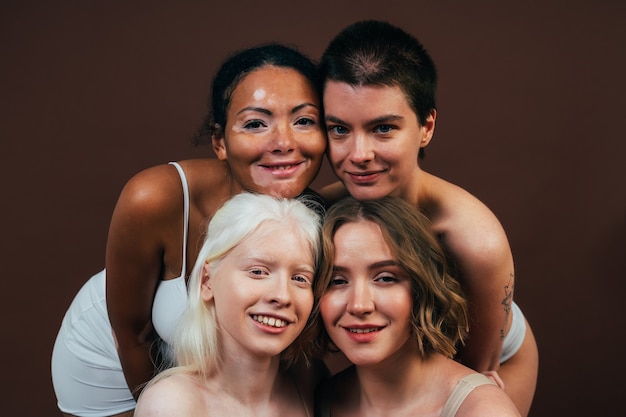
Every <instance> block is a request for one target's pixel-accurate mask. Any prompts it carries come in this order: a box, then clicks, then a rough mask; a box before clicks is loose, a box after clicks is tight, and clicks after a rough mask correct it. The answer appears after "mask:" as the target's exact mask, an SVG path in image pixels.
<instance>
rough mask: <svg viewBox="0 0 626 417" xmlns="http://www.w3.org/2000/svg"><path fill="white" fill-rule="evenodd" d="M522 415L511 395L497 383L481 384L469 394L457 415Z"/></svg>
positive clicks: (463, 416)
mask: <svg viewBox="0 0 626 417" xmlns="http://www.w3.org/2000/svg"><path fill="white" fill-rule="evenodd" d="M475 416H476V417H491V416H493V417H520V414H519V412H518V411H517V408H516V407H515V404H513V401H511V399H510V398H509V396H508V395H507V394H506V393H505V392H504V391H502V389H500V387H498V386H496V385H490V384H489V385H481V386H479V387H476V388H474V390H473V391H472V392H471V393H470V394H469V395H468V396H467V398H466V399H465V401H463V403H462V404H461V407H460V408H459V410H458V411H457V413H456V417H475Z"/></svg>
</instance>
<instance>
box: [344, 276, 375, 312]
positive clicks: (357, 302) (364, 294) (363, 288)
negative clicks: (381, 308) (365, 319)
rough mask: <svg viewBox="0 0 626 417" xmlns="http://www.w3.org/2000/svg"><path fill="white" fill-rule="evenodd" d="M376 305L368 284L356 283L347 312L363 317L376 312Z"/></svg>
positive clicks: (352, 289)
mask: <svg viewBox="0 0 626 417" xmlns="http://www.w3.org/2000/svg"><path fill="white" fill-rule="evenodd" d="M374 308H375V304H374V299H373V298H372V294H371V292H370V288H369V286H368V284H367V283H366V282H362V281H360V280H359V281H356V282H355V283H354V285H353V286H352V288H351V290H350V294H349V299H348V303H347V306H346V311H347V312H348V313H350V314H352V315H355V316H363V315H367V314H370V313H371V312H372V311H374Z"/></svg>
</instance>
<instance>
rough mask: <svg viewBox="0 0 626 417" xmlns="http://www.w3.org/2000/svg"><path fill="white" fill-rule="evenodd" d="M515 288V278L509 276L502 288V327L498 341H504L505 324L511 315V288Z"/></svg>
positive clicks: (511, 275)
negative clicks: (503, 315) (507, 281)
mask: <svg viewBox="0 0 626 417" xmlns="http://www.w3.org/2000/svg"><path fill="white" fill-rule="evenodd" d="M514 287H515V276H514V275H513V273H511V274H509V283H508V284H507V285H505V286H504V298H503V299H502V303H501V304H502V307H504V314H505V317H504V326H503V327H502V329H500V340H504V336H505V329H506V324H507V323H508V322H509V315H510V314H511V303H513V288H514Z"/></svg>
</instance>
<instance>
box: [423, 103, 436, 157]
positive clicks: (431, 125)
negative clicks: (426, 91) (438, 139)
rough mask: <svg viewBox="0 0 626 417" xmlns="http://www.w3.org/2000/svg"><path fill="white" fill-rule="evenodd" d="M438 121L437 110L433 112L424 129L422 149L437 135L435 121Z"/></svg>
mask: <svg viewBox="0 0 626 417" xmlns="http://www.w3.org/2000/svg"><path fill="white" fill-rule="evenodd" d="M436 119H437V110H435V109H433V111H432V112H431V113H430V114H429V115H428V117H427V118H426V122H425V123H424V125H423V126H422V127H421V128H422V139H421V141H420V148H425V147H426V146H428V144H429V143H430V140H431V139H432V138H433V134H434V133H435V120H436Z"/></svg>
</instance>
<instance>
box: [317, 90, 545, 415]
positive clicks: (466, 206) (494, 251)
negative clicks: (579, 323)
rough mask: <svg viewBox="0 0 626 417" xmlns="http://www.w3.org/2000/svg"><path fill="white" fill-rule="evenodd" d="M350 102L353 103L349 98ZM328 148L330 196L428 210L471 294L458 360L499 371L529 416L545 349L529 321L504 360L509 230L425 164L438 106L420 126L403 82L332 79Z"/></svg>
mask: <svg viewBox="0 0 626 417" xmlns="http://www.w3.org/2000/svg"><path fill="white" fill-rule="evenodd" d="M346 103H349V104H350V105H346ZM324 106H325V107H324V110H325V117H326V123H327V129H328V135H329V150H328V155H329V159H330V161H331V165H332V167H333V170H334V171H335V173H336V174H337V176H338V177H339V178H340V180H341V182H342V183H343V184H342V183H336V184H332V185H330V186H328V187H326V188H324V189H323V190H322V195H324V197H326V198H327V199H328V200H329V201H331V202H332V201H336V200H337V199H338V198H341V197H342V196H345V195H347V194H348V193H349V194H351V195H352V196H353V197H355V198H357V199H373V198H380V197H383V196H387V195H390V196H396V197H401V198H403V199H404V200H406V201H408V202H410V203H412V204H413V205H415V207H416V208H418V209H420V210H422V211H423V212H424V213H425V214H426V215H427V216H428V218H429V219H430V221H431V222H432V227H433V230H434V231H435V233H436V234H437V236H438V237H439V239H440V241H441V244H442V246H443V247H444V249H445V250H446V252H447V253H448V254H449V255H450V256H451V257H452V258H453V259H454V260H455V262H456V264H457V272H456V278H457V279H459V281H460V282H461V283H462V284H463V286H464V290H465V292H466V295H467V297H468V300H469V309H470V311H469V312H470V319H471V318H474V320H472V321H471V323H470V326H471V329H470V338H469V340H467V342H466V345H465V346H464V347H463V348H462V350H461V351H460V353H459V355H458V359H459V360H460V361H461V362H463V363H464V364H466V365H467V366H469V367H471V368H472V369H475V370H477V371H480V372H484V371H498V374H499V375H500V377H501V378H502V380H503V381H504V384H505V386H506V392H507V393H508V394H509V396H510V397H511V398H512V399H513V401H514V403H515V404H516V406H517V407H518V409H519V410H520V413H521V414H522V415H523V416H524V415H527V414H528V411H529V409H530V405H531V402H532V397H533V395H534V390H535V384H536V379H537V368H538V353H537V346H536V342H535V340H534V336H533V334H532V331H531V329H530V327H527V332H526V338H525V340H524V343H523V345H522V347H521V349H520V350H519V351H518V353H517V354H516V355H515V356H514V357H513V358H511V359H509V360H508V361H507V362H505V363H503V364H500V363H499V355H500V351H501V349H502V342H503V338H504V336H505V335H506V334H507V332H508V330H509V328H510V325H511V315H510V305H511V301H512V296H513V288H514V265H513V257H512V254H511V250H510V247H509V243H508V239H507V237H506V234H505V232H504V230H503V228H502V226H501V224H500V222H499V221H498V219H497V218H496V217H495V215H494V214H493V213H492V212H491V211H490V210H489V209H488V208H487V207H486V206H485V205H484V204H483V203H481V202H480V201H479V200H478V199H477V198H476V197H474V196H472V195H471V194H469V193H468V192H467V191H465V190H463V189H462V188H460V187H458V186H456V185H454V184H451V183H449V182H447V181H445V180H443V179H441V178H438V177H436V176H434V175H432V174H430V173H428V172H426V171H424V170H422V169H421V167H420V166H419V163H418V152H419V149H420V148H423V147H426V146H427V145H428V144H429V142H430V140H431V139H432V136H433V133H434V129H435V120H436V112H435V111H433V113H432V114H431V115H429V116H428V118H427V120H426V123H425V124H424V125H421V124H420V123H419V120H418V119H417V116H416V114H415V112H414V110H413V109H412V108H411V107H410V106H409V104H408V100H407V99H406V96H405V95H404V93H403V92H402V90H401V89H400V88H399V87H397V86H394V87H389V86H384V87H380V86H361V87H352V86H349V85H348V84H345V83H340V82H333V81H329V82H328V83H327V84H326V87H325V90H324Z"/></svg>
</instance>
